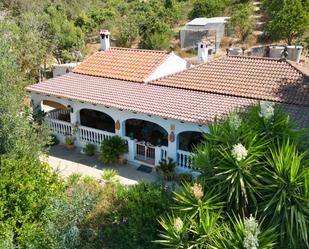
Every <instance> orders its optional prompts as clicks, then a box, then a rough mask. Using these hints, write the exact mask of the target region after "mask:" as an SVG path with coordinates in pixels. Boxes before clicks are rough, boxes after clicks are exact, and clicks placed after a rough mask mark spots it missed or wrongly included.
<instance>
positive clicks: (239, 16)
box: [230, 3, 255, 42]
mask: <svg viewBox="0 0 309 249" xmlns="http://www.w3.org/2000/svg"><path fill="white" fill-rule="evenodd" d="M252 15H253V6H252V4H251V3H248V4H239V5H237V8H235V10H234V11H233V14H232V16H231V19H230V24H231V26H232V28H233V29H234V32H235V34H236V35H237V36H238V37H239V38H240V40H241V41H242V42H244V41H246V39H247V38H248V36H249V35H250V34H251V33H252V30H253V27H254V24H255V22H254V18H253V17H252Z"/></svg>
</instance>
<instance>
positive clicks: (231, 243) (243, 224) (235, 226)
mask: <svg viewBox="0 0 309 249" xmlns="http://www.w3.org/2000/svg"><path fill="white" fill-rule="evenodd" d="M228 218H229V219H228V220H229V221H228V222H227V223H226V224H224V228H223V232H222V233H221V236H222V237H221V239H220V240H217V241H216V247H218V248H220V249H240V248H244V249H253V248H259V249H271V248H275V245H276V239H277V234H276V232H275V228H274V227H270V228H267V229H266V230H263V229H262V227H263V226H262V223H258V221H257V220H256V218H254V217H253V216H252V215H250V217H249V218H242V217H241V216H240V215H235V214H233V215H231V216H229V217H228Z"/></svg>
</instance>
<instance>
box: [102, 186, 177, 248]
mask: <svg viewBox="0 0 309 249" xmlns="http://www.w3.org/2000/svg"><path fill="white" fill-rule="evenodd" d="M170 201H171V199H170V194H169V192H167V191H166V190H165V189H164V188H163V187H162V186H160V185H157V184H145V183H140V184H139V185H136V186H131V187H129V188H128V189H126V188H120V190H119V191H118V193H117V197H116V199H115V203H114V205H113V208H112V210H111V212H109V213H108V214H107V220H106V221H107V223H106V224H104V231H103V240H104V242H105V246H106V247H107V248H117V249H145V248H147V249H157V248H158V249H159V248H161V246H159V245H157V244H153V243H152V241H153V240H155V239H157V230H158V228H159V224H158V223H157V219H158V217H159V216H160V215H162V214H164V213H165V212H166V210H168V209H169V207H170Z"/></svg>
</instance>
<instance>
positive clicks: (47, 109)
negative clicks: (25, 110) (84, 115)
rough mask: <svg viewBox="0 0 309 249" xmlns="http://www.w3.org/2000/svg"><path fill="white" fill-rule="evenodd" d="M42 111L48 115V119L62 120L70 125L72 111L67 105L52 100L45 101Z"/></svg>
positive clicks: (41, 107)
mask: <svg viewBox="0 0 309 249" xmlns="http://www.w3.org/2000/svg"><path fill="white" fill-rule="evenodd" d="M40 110H41V111H43V112H44V113H46V117H47V118H51V119H56V120H61V121H65V122H68V123H70V122H71V116H70V109H68V108H67V107H66V106H65V105H63V104H61V103H59V102H56V101H52V100H43V101H42V102H41V105H40Z"/></svg>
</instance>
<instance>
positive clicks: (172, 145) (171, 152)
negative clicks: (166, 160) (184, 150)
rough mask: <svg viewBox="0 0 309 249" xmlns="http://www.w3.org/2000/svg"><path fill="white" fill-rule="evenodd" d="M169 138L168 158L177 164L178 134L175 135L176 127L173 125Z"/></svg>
mask: <svg viewBox="0 0 309 249" xmlns="http://www.w3.org/2000/svg"><path fill="white" fill-rule="evenodd" d="M168 138H169V139H168V147H167V156H168V157H170V158H172V159H173V160H174V161H175V162H176V163H177V140H176V139H177V134H175V125H171V130H170V133H169V136H168Z"/></svg>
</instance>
